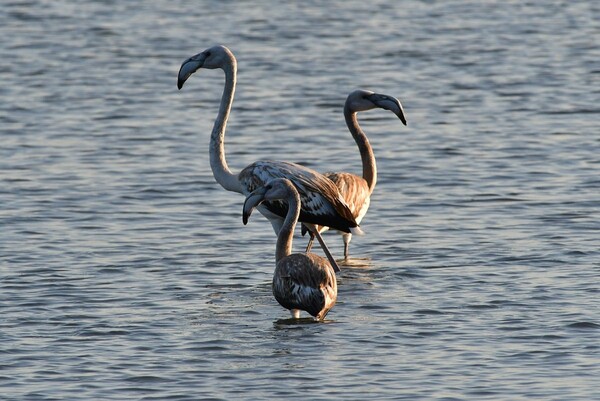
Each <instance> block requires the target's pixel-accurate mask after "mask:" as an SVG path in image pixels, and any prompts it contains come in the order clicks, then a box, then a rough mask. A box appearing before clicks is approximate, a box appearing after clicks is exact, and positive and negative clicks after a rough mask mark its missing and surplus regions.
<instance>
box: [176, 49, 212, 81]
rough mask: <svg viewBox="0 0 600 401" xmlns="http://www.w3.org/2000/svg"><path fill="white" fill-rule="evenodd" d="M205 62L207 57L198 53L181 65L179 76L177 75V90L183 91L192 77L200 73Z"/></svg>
mask: <svg viewBox="0 0 600 401" xmlns="http://www.w3.org/2000/svg"><path fill="white" fill-rule="evenodd" d="M204 60H206V55H205V54H204V53H198V54H196V55H195V56H193V57H190V58H188V59H187V60H185V61H184V62H183V64H181V68H179V74H178V75H177V88H179V89H181V88H182V87H183V84H184V83H185V81H187V79H188V78H189V77H190V75H192V74H193V73H195V72H196V71H198V69H199V68H202V66H203V65H204Z"/></svg>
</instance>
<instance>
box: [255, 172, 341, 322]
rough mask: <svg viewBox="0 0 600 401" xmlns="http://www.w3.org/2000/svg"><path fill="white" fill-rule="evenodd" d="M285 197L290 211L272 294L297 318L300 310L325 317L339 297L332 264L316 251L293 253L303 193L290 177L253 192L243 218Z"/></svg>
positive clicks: (280, 241)
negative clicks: (264, 204)
mask: <svg viewBox="0 0 600 401" xmlns="http://www.w3.org/2000/svg"><path fill="white" fill-rule="evenodd" d="M275 200H283V201H285V202H286V204H287V214H286V216H285V220H284V221H283V224H282V225H281V229H280V230H279V234H278V236H277V247H276V249H275V273H274V274H273V295H274V296H275V299H276V300H277V302H279V304H280V305H281V306H283V307H284V308H286V309H289V310H290V313H291V314H292V317H293V318H295V319H298V318H299V317H300V311H301V310H304V311H306V312H308V313H310V314H311V315H312V316H313V317H314V318H315V320H323V319H324V318H325V315H327V312H329V310H330V309H331V308H333V305H335V302H336V300H337V283H336V278H335V273H334V271H333V268H332V267H331V265H330V264H329V262H328V261H327V259H325V258H322V257H321V256H319V255H315V254H314V253H294V254H293V253H292V236H293V234H294V229H295V228H296V223H297V221H298V217H299V216H300V195H299V194H298V191H297V190H296V187H295V185H294V184H293V183H292V182H291V181H290V180H288V179H284V178H277V179H275V180H272V181H270V182H268V183H267V184H266V185H264V186H261V187H259V188H257V189H256V190H254V191H253V192H251V193H250V194H249V195H248V197H247V198H246V201H245V202H244V211H243V221H244V224H246V223H247V222H248V218H249V217H250V214H252V210H254V208H255V207H257V206H258V205H260V204H261V203H263V202H268V201H275Z"/></svg>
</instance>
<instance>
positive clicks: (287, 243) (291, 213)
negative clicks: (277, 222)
mask: <svg viewBox="0 0 600 401" xmlns="http://www.w3.org/2000/svg"><path fill="white" fill-rule="evenodd" d="M287 203H288V212H287V215H286V216H285V220H284V221H283V225H282V226H281V229H280V230H279V235H278V236H277V246H276V248H275V262H279V261H280V260H281V259H283V258H284V257H286V256H289V255H291V254H292V237H293V236H294V229H295V228H296V222H297V221H298V217H300V195H299V194H298V192H297V191H295V190H294V188H290V196H289V197H288V199H287Z"/></svg>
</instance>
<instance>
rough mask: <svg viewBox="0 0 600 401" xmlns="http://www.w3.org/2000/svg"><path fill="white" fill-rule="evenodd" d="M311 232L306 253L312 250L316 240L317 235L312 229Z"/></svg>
mask: <svg viewBox="0 0 600 401" xmlns="http://www.w3.org/2000/svg"><path fill="white" fill-rule="evenodd" d="M309 232H310V239H309V240H308V244H307V245H306V251H304V252H306V253H309V252H310V250H311V249H312V246H313V242H314V240H315V236H314V234H313V233H312V231H309Z"/></svg>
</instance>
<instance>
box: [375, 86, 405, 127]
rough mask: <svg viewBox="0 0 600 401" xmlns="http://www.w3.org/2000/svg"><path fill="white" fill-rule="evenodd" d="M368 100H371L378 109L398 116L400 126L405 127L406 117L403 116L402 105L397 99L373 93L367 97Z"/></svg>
mask: <svg viewBox="0 0 600 401" xmlns="http://www.w3.org/2000/svg"><path fill="white" fill-rule="evenodd" d="M369 99H371V101H372V102H373V103H374V104H376V105H377V106H378V107H381V108H382V109H385V110H389V111H391V112H392V113H394V114H395V115H396V116H398V118H399V119H400V121H402V124H404V125H406V115H405V114H404V109H403V108H402V103H400V101H399V100H398V99H396V98H395V97H393V96H387V95H380V94H378V93H374V94H373V95H371V96H370V97H369Z"/></svg>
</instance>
